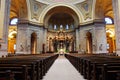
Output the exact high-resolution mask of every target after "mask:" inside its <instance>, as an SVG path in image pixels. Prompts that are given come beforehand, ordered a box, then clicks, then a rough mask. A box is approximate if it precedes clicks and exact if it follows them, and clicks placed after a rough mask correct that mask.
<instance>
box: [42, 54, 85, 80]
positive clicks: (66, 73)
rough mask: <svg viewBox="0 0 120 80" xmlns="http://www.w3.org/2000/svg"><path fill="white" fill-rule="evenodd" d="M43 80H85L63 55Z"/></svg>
mask: <svg viewBox="0 0 120 80" xmlns="http://www.w3.org/2000/svg"><path fill="white" fill-rule="evenodd" d="M43 80H85V79H84V78H83V77H82V76H81V75H80V73H79V72H77V70H76V69H75V68H74V67H73V65H72V64H71V63H70V62H69V61H68V60H67V59H66V58H65V57H64V56H63V55H62V56H59V57H58V59H56V61H55V62H54V64H53V65H52V66H51V68H50V69H49V71H48V72H47V74H46V75H45V76H44V77H43Z"/></svg>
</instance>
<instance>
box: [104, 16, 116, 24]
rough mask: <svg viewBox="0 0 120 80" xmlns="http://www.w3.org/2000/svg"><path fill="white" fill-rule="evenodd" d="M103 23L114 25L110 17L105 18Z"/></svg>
mask: <svg viewBox="0 0 120 80" xmlns="http://www.w3.org/2000/svg"><path fill="white" fill-rule="evenodd" d="M105 22H106V24H113V23H114V21H113V19H112V18H111V17H105Z"/></svg>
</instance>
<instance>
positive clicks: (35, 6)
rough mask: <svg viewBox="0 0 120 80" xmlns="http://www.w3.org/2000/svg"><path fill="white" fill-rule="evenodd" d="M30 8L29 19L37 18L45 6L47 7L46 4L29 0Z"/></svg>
mask: <svg viewBox="0 0 120 80" xmlns="http://www.w3.org/2000/svg"><path fill="white" fill-rule="evenodd" d="M30 5H31V6H30V8H31V19H35V20H37V21H38V20H39V16H40V14H41V12H42V11H43V10H44V8H45V7H47V4H44V3H41V2H38V1H35V0H30Z"/></svg>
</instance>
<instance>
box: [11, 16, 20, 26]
mask: <svg viewBox="0 0 120 80" xmlns="http://www.w3.org/2000/svg"><path fill="white" fill-rule="evenodd" d="M17 22H18V18H17V17H15V18H12V19H10V25H17Z"/></svg>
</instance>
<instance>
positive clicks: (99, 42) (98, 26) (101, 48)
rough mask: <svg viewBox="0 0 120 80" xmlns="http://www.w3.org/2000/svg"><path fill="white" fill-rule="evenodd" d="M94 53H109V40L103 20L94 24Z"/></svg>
mask: <svg viewBox="0 0 120 80" xmlns="http://www.w3.org/2000/svg"><path fill="white" fill-rule="evenodd" d="M93 36H94V38H93V53H107V38H106V29H105V23H104V21H103V20H99V21H95V22H94V33H93Z"/></svg>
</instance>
